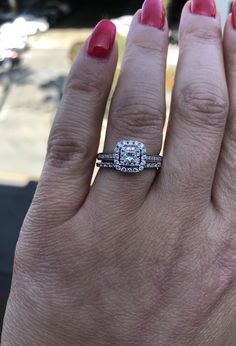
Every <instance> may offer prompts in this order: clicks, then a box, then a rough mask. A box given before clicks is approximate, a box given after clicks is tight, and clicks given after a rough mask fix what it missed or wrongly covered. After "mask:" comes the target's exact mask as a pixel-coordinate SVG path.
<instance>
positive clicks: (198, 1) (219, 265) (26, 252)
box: [2, 0, 236, 346]
mask: <svg viewBox="0 0 236 346" xmlns="http://www.w3.org/2000/svg"><path fill="white" fill-rule="evenodd" d="M234 10H235V7H234ZM234 13H235V11H234ZM235 18H236V17H233V19H235ZM235 22H236V21H235ZM232 23H234V21H233V22H232V21H231V17H230V18H229V20H228V22H227V24H226V29H225V34H224V40H223V41H224V42H223V43H224V53H225V66H224V60H223V49H222V37H221V27H220V19H219V17H218V15H217V14H216V12H215V6H214V3H213V0H205V1H203V0H192V3H191V4H190V3H187V4H186V6H185V7H184V10H183V14H182V19H181V24H180V58H179V63H178V69H177V74H176V81H175V87H174V91H173V97H172V107H171V115H170V124H169V128H168V131H167V141H166V145H165V150H164V162H163V167H162V169H161V171H160V172H156V171H155V170H145V171H144V172H142V173H140V174H134V175H132V174H131V175H128V174H122V173H119V172H117V171H115V170H110V169H109V170H100V172H99V174H98V176H97V178H96V180H95V182H94V184H93V185H92V187H90V182H91V177H92V173H93V169H94V163H95V158H96V154H97V147H98V143H99V137H100V129H101V123H102V118H103V115H104V110H105V105H106V102H107V98H108V94H109V91H110V87H111V83H112V79H113V75H114V71H115V67H116V62H117V45H116V44H113V41H114V35H115V31H114V27H113V25H112V24H111V23H109V22H107V21H103V22H101V23H100V24H98V26H97V28H96V29H95V32H94V33H93V34H92V37H91V38H90V40H89V42H87V43H86V44H85V46H84V47H83V49H82V51H81V53H80V55H79V57H78V59H77V61H76V63H75V64H74V66H73V68H72V71H71V73H70V76H69V79H68V82H67V86H66V88H65V92H64V96H63V100H62V103H61V106H60V108H59V111H58V114H57V116H56V119H55V122H54V125H53V128H52V131H51V135H50V138H49V145H48V153H47V157H46V162H45V166H44V170H43V173H42V177H41V179H40V182H39V185H38V189H37V192H36V195H35V198H34V201H33V204H32V206H31V208H30V210H29V213H28V215H27V217H26V219H25V222H24V225H23V228H22V232H21V235H20V239H19V242H18V245H17V251H16V258H15V269H14V277H13V283H12V290H11V295H10V299H9V303H8V307H7V312H6V317H5V325H4V330H3V338H2V346H13V345H14V346H16V345H22V346H23V345H26V346H32V345H33V346H38V345H45V346H51V345H57V346H58V345H60V346H64V345H65V346H67V345H73V346H74V345H75V346H77V345H83V346H95V345H102V346H121V345H122V346H123V345H124V346H125V345H132V346H133V345H135V346H137V345H145V346H147V345H148V346H157V345H163V346H167V345H179V346H184V345H188V346H189V345H196V346H200V345H211V346H213V345H214V346H218V345H219V346H221V345H222V346H223V345H224V346H225V345H235V342H236V341H235V340H236V339H235V337H234V333H235V318H236V213H235V208H236V54H235V51H236V48H235V47H236V30H235V29H234V27H233V24H232ZM167 46H168V28H167V23H166V22H164V19H163V17H162V7H161V3H160V0H146V2H145V4H144V7H143V10H142V11H139V12H138V13H137V14H136V15H135V17H134V20H133V23H132V26H131V29H130V33H129V37H128V43H127V48H126V52H125V57H124V61H123V66H122V71H121V75H120V78H119V82H118V86H117V89H116V92H115V95H114V97H113V101H112V106H111V110H110V117H109V124H108V129H107V135H106V143H105V150H104V151H105V152H112V151H113V149H114V147H115V145H116V143H117V142H118V141H120V140H123V139H135V140H138V141H141V142H143V143H144V144H145V145H146V147H147V150H148V153H150V154H157V153H158V152H159V151H160V149H161V144H162V131H163V122H164V117H165V69H166V54H167ZM225 68H226V75H227V76H225ZM226 79H227V83H226ZM227 84H228V88H227ZM228 90H229V95H230V107H229V100H228ZM226 121H227V125H226V127H225V124H226Z"/></svg>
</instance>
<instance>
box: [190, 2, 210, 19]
mask: <svg viewBox="0 0 236 346" xmlns="http://www.w3.org/2000/svg"><path fill="white" fill-rule="evenodd" d="M190 12H191V13H192V14H197V15H201V16H206V17H214V18H215V17H216V3H215V1H214V0H191V3H190Z"/></svg>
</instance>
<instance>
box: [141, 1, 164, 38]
mask: <svg viewBox="0 0 236 346" xmlns="http://www.w3.org/2000/svg"><path fill="white" fill-rule="evenodd" d="M140 23H141V24H143V25H147V26H152V27H155V28H157V29H159V30H162V31H164V26H165V9H164V5H163V2H162V0H145V1H144V4H143V7H142V12H141V15H140Z"/></svg>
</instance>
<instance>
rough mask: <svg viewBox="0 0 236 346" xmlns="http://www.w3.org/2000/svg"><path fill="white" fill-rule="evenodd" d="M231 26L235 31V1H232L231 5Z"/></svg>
mask: <svg viewBox="0 0 236 346" xmlns="http://www.w3.org/2000/svg"><path fill="white" fill-rule="evenodd" d="M232 25H233V28H234V29H236V1H234V2H233V5H232Z"/></svg>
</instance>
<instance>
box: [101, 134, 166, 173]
mask: <svg viewBox="0 0 236 346" xmlns="http://www.w3.org/2000/svg"><path fill="white" fill-rule="evenodd" d="M97 159H98V160H99V161H101V162H97V167H100V168H111V169H116V170H117V171H120V172H122V173H139V172H142V171H143V170H144V169H147V168H148V169H150V168H151V169H157V170H158V169H160V168H161V164H162V156H160V155H156V156H155V155H148V154H147V150H146V147H145V145H144V144H143V143H141V142H138V141H133V140H125V141H120V142H118V143H117V144H116V147H115V149H114V152H113V153H99V154H98V155H97Z"/></svg>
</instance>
